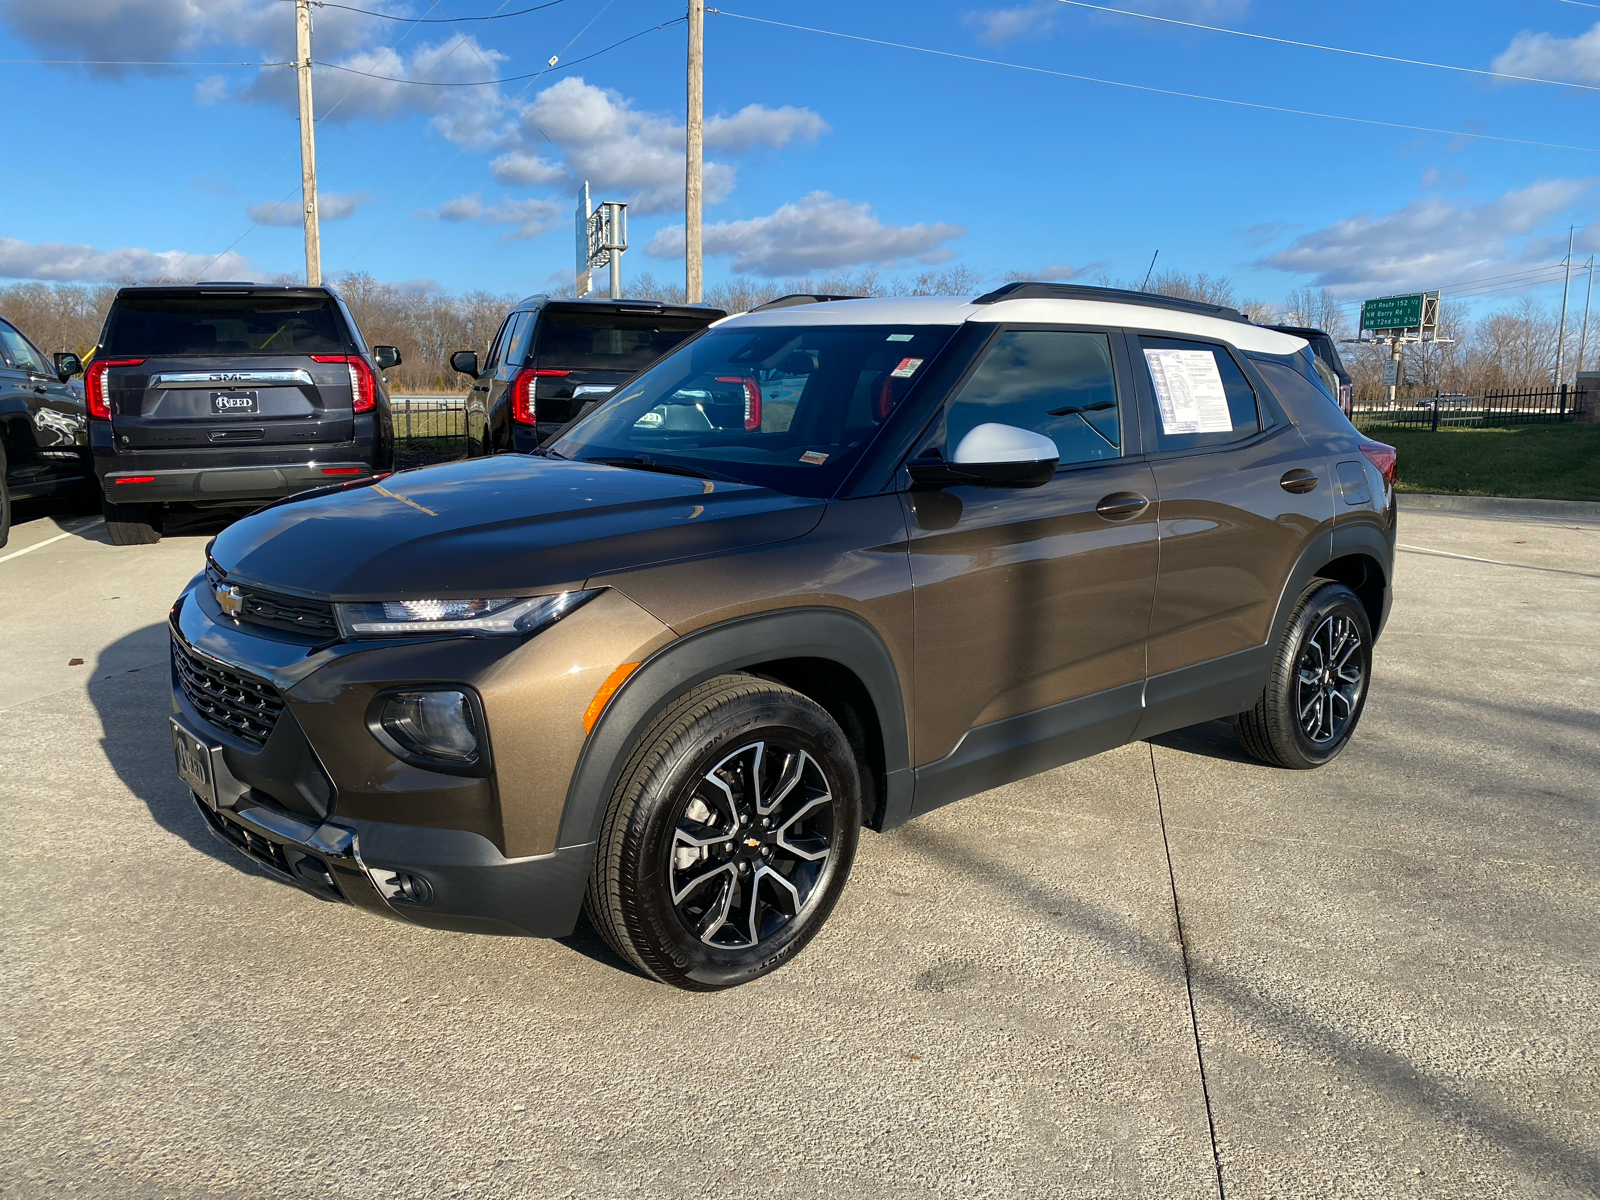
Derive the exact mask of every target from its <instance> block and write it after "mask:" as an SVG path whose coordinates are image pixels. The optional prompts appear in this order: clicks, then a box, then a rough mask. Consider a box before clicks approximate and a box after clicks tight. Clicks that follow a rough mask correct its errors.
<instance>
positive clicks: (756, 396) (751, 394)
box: [717, 375, 761, 430]
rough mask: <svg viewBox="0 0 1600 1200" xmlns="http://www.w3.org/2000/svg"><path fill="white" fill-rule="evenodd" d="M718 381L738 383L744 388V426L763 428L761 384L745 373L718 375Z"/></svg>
mask: <svg viewBox="0 0 1600 1200" xmlns="http://www.w3.org/2000/svg"><path fill="white" fill-rule="evenodd" d="M717 382H718V383H737V384H739V385H740V386H741V387H743V388H744V427H745V428H746V429H748V430H756V429H760V428H761V385H760V384H759V383H757V382H756V381H755V380H754V379H750V378H748V377H747V376H744V375H718V376H717Z"/></svg>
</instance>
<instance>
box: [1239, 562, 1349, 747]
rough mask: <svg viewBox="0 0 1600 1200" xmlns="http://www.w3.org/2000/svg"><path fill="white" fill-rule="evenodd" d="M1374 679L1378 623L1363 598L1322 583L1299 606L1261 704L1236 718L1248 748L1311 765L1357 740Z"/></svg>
mask: <svg viewBox="0 0 1600 1200" xmlns="http://www.w3.org/2000/svg"><path fill="white" fill-rule="evenodd" d="M1371 676H1372V625H1371V623H1370V622H1369V621H1368V620H1367V610H1366V608H1365V607H1364V606H1363V605H1362V603H1361V600H1360V598H1359V597H1358V596H1357V595H1356V594H1355V593H1354V592H1352V591H1351V590H1350V589H1349V588H1347V587H1345V585H1344V584H1342V583H1331V582H1328V581H1326V580H1319V581H1317V582H1315V583H1313V584H1312V585H1311V586H1310V587H1308V588H1307V589H1306V590H1305V592H1304V593H1303V594H1302V595H1301V597H1300V601H1299V603H1298V604H1296V605H1295V609H1294V613H1293V614H1292V615H1291V616H1290V618H1289V626H1288V628H1287V629H1285V630H1284V632H1283V638H1282V640H1281V641H1280V642H1279V644H1278V652H1277V654H1276V656H1275V657H1274V659H1273V663H1272V674H1271V676H1270V677H1269V679H1268V681H1267V686H1266V688H1265V689H1264V690H1263V691H1262V693H1261V698H1260V699H1259V700H1257V701H1256V703H1255V707H1254V708H1251V709H1249V710H1248V711H1246V712H1242V713H1239V714H1238V715H1237V716H1235V717H1234V718H1233V729H1234V734H1235V736H1236V737H1237V738H1238V739H1239V744H1240V745H1241V746H1242V747H1243V748H1244V749H1245V751H1246V752H1247V753H1249V754H1251V755H1252V756H1254V757H1255V758H1259V759H1260V760H1261V761H1262V762H1265V763H1270V764H1272V765H1273V766H1277V767H1289V768H1291V769H1294V770H1302V771H1303V770H1309V769H1310V768H1312V767H1320V766H1322V765H1323V764H1324V763H1326V762H1330V761H1332V760H1333V759H1334V758H1335V757H1336V756H1337V755H1338V754H1339V752H1340V751H1341V750H1343V749H1344V748H1345V746H1347V745H1348V744H1349V742H1350V736H1351V734H1353V733H1354V732H1355V729H1356V723H1357V722H1358V721H1360V720H1361V711H1362V709H1363V708H1364V707H1365V705H1366V702H1367V682H1368V680H1369V679H1370V678H1371Z"/></svg>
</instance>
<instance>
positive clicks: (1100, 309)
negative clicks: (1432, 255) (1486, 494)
mask: <svg viewBox="0 0 1600 1200" xmlns="http://www.w3.org/2000/svg"><path fill="white" fill-rule="evenodd" d="M965 321H982V322H987V323H993V324H997V323H999V322H1002V321H1006V322H1012V321H1014V322H1020V323H1037V324H1041V325H1098V326H1101V327H1103V328H1106V329H1141V330H1157V331H1160V332H1163V333H1171V334H1177V335H1183V334H1188V335H1189V336H1191V337H1204V338H1210V339H1212V340H1213V341H1219V342H1227V343H1228V344H1229V345H1231V346H1237V347H1238V348H1239V349H1240V350H1254V351H1256V352H1257V353H1258V354H1293V353H1295V352H1296V351H1299V350H1302V349H1304V348H1305V346H1306V344H1307V343H1306V341H1305V340H1304V339H1303V338H1297V337H1295V336H1293V335H1292V334H1287V333H1279V332H1278V331H1277V330H1275V329H1268V328H1266V327H1265V326H1262V325H1252V324H1250V323H1249V322H1246V321H1230V320H1227V319H1225V318H1222V317H1212V316H1206V315H1205V314H1203V313H1197V312H1184V311H1183V310H1181V309H1174V308H1166V307H1162V306H1161V305H1159V304H1134V303H1128V302H1126V301H1122V300H1090V299H1081V300H1080V299H1057V298H1054V297H1050V298H1043V297H1040V298H1028V299H1020V298H1019V299H1015V300H1001V301H997V302H993V303H988V304H974V303H973V302H972V301H971V300H965V299H961V298H960V297H955V296H884V297H872V298H867V299H862V300H830V301H827V302H826V303H822V304H799V305H794V306H791V307H788V308H772V309H767V310H765V311H759V310H758V311H756V312H749V313H741V314H740V315H738V316H733V317H727V318H724V319H723V320H721V321H718V322H717V323H716V327H717V328H721V327H722V326H724V325H728V324H730V323H737V324H739V325H959V324H961V323H963V322H965Z"/></svg>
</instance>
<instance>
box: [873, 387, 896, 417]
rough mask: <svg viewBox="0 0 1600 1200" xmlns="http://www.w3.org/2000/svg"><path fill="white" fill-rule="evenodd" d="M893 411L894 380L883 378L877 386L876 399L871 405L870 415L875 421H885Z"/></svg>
mask: <svg viewBox="0 0 1600 1200" xmlns="http://www.w3.org/2000/svg"><path fill="white" fill-rule="evenodd" d="M893 411H894V380H892V379H890V378H889V377H888V376H885V377H884V380H883V382H882V383H881V384H879V385H878V397H877V399H876V400H874V401H873V403H872V415H873V418H874V419H875V420H877V421H880V422H881V421H886V420H888V419H889V414H890V413H892V412H893Z"/></svg>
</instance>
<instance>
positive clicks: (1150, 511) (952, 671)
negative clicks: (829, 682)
mask: <svg viewBox="0 0 1600 1200" xmlns="http://www.w3.org/2000/svg"><path fill="white" fill-rule="evenodd" d="M1136 419H1137V418H1136V417H1135V413H1134V407H1133V388H1132V386H1131V380H1130V377H1129V372H1128V363H1127V360H1126V359H1125V358H1124V357H1123V354H1122V348H1121V338H1120V335H1118V334H1116V333H1114V332H1112V331H1106V330H1085V329H1061V328H1039V327H1028V328H1015V327H1002V328H1001V329H1000V330H998V331H997V333H996V335H995V336H994V337H993V338H992V339H991V341H990V343H989V345H988V346H987V347H986V349H985V350H984V351H983V352H982V354H981V355H980V358H979V362H978V364H977V366H976V367H975V368H974V370H973V371H972V372H971V373H970V374H969V375H968V377H967V379H966V380H965V381H964V382H963V383H962V384H960V385H959V386H958V388H957V390H956V392H955V394H954V395H953V396H952V398H951V399H950V400H949V401H948V402H947V403H946V405H945V408H944V410H943V412H942V414H941V416H940V417H939V419H938V420H937V421H936V422H935V424H934V426H933V428H932V430H931V432H930V434H929V435H928V436H927V437H926V438H925V439H924V440H923V441H922V442H921V443H920V444H919V446H918V447H917V449H916V450H915V451H914V454H916V455H918V456H926V455H929V454H931V453H933V452H935V451H937V452H938V453H939V454H940V455H942V456H943V457H944V458H945V459H946V460H949V458H950V457H951V455H952V454H953V452H954V450H955V447H956V446H957V445H959V444H960V441H961V439H962V437H963V436H965V434H966V433H967V432H969V431H970V430H971V429H972V428H973V427H974V426H977V425H980V424H984V423H986V422H998V423H1000V424H1005V425H1014V426H1018V427H1020V428H1023V429H1029V430H1033V431H1035V432H1038V433H1042V434H1045V435H1046V436H1047V437H1050V438H1051V439H1052V440H1054V441H1055V443H1056V446H1057V448H1058V450H1059V451H1060V455H1061V461H1060V465H1059V468H1058V469H1057V471H1056V474H1055V478H1054V479H1053V480H1051V481H1050V482H1049V483H1046V484H1045V485H1044V486H1042V487H1037V488H980V487H965V486H962V487H947V488H943V489H941V490H910V491H906V492H904V493H903V500H904V503H905V508H906V521H907V529H908V532H909V538H910V553H911V577H912V587H913V597H914V607H915V618H914V620H915V631H916V634H915V650H914V654H915V661H916V683H915V694H916V696H917V702H916V711H915V730H916V732H915V747H916V754H915V760H914V761H915V762H916V764H917V765H918V767H919V768H921V769H919V771H918V782H917V796H916V800H915V811H917V812H925V811H927V810H928V809H929V808H933V807H936V806H937V805H939V804H942V803H946V802H948V801H949V800H954V799H959V798H960V797H961V796H963V795H970V794H971V793H973V792H975V791H981V790H983V788H985V787H993V786H996V785H998V784H1000V783H1004V782H1008V781H1009V780H1010V779H1017V778H1021V777H1023V776H1025V775H1029V774H1033V773H1035V772H1037V771H1040V770H1045V769H1048V768H1049V767H1051V766H1054V765H1057V764H1058V763H1060V762H1065V761H1068V760H1070V759H1072V758H1077V757H1082V756H1083V755H1086V754H1092V753H1097V752H1098V751H1100V750H1104V749H1108V748H1109V747H1111V746H1114V745H1118V744H1120V743H1121V742H1122V741H1124V740H1126V738H1127V737H1128V736H1129V735H1131V733H1132V731H1133V727H1134V724H1135V722H1136V720H1137V717H1138V708H1139V693H1140V690H1141V688H1142V685H1143V681H1144V676H1145V636H1146V633H1147V630H1148V626H1149V620H1150V604H1151V600H1152V597H1153V595H1154V591H1155V577H1156V565H1157V564H1156V527H1155V505H1154V503H1153V499H1154V486H1155V484H1154V478H1153V477H1152V475H1151V472H1150V468H1149V467H1148V466H1147V465H1146V464H1145V463H1144V462H1142V461H1139V460H1136V459H1130V458H1128V457H1127V456H1128V455H1130V454H1137V453H1138V445H1139V439H1138V433H1137V425H1136V424H1135V421H1136Z"/></svg>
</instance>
